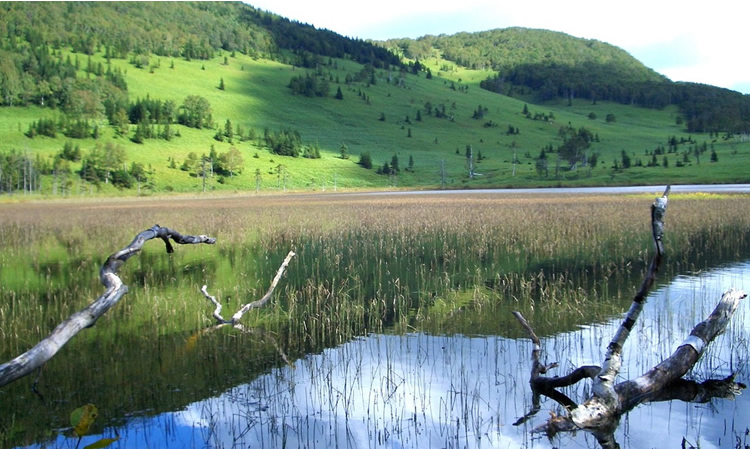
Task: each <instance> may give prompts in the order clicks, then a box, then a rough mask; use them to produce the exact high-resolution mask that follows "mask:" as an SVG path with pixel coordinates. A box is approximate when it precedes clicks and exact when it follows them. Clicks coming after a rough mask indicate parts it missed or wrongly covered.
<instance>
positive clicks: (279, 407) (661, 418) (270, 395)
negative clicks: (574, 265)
mask: <svg viewBox="0 0 750 449" xmlns="http://www.w3.org/2000/svg"><path fill="white" fill-rule="evenodd" d="M749 284H750V261H746V262H743V263H737V264H732V265H727V266H722V267H720V268H716V269H712V270H710V271H706V272H702V273H696V274H695V275H691V276H679V277H677V278H675V279H673V280H672V281H671V282H669V283H667V284H664V285H662V286H661V287H660V288H658V289H657V290H655V291H653V292H652V294H651V295H650V297H649V300H648V303H647V306H646V308H645V310H644V312H643V314H642V315H641V319H640V321H639V323H638V325H637V326H636V329H634V332H633V333H632V334H631V337H630V339H629V340H628V342H627V345H626V347H625V348H624V351H623V355H624V361H623V369H622V371H621V374H620V377H621V380H624V379H626V378H632V377H635V376H637V375H640V374H642V373H643V372H645V371H646V370H648V369H649V368H651V367H652V366H653V365H655V364H656V363H658V362H659V361H661V360H662V359H663V358H665V357H667V356H668V355H669V354H670V353H671V352H672V351H673V350H674V349H675V348H676V347H677V346H678V345H679V344H680V343H681V342H682V341H683V340H684V338H685V337H686V336H687V335H688V334H689V332H690V330H691V329H692V328H693V326H694V325H695V324H696V323H698V322H699V321H701V320H703V319H704V318H705V317H706V316H707V315H708V314H709V313H710V312H711V310H713V307H714V306H715V304H716V302H717V301H718V299H719V298H720V296H721V294H722V292H723V291H724V290H726V289H728V288H730V287H735V288H740V289H744V290H748V289H750V285H749ZM749 308H750V306H748V301H747V300H745V301H743V302H742V304H741V305H740V308H739V309H738V311H737V313H736V314H735V316H734V318H733V321H732V323H731V324H730V326H729V328H728V329H727V332H726V333H725V334H724V335H722V336H720V337H719V338H718V339H717V340H716V341H715V342H714V343H713V344H712V345H711V346H710V347H709V349H708V350H707V352H706V353H705V354H704V356H703V358H702V360H701V362H700V363H699V364H698V365H697V366H696V368H695V370H694V372H693V373H691V374H690V375H689V376H691V377H692V378H694V379H695V380H699V381H703V380H706V379H709V378H723V377H725V376H727V375H729V374H731V373H736V374H737V379H736V380H737V381H739V382H742V383H745V384H747V383H748V382H750V375H749V373H748V365H747V362H748V353H749V351H750V349H749V348H748V340H747V336H748V333H749V332H750V321H748V319H749V318H750V310H749ZM532 324H533V323H532ZM619 324H620V320H619V317H617V318H613V319H612V320H610V321H608V322H604V323H599V324H592V325H585V326H579V328H578V329H576V330H574V331H570V332H565V333H559V334H555V335H553V336H549V337H546V338H543V339H542V347H543V349H544V351H545V352H546V354H545V356H546V359H547V361H548V362H551V361H557V362H559V363H560V368H557V369H556V370H555V372H553V373H552V374H565V373H566V372H567V371H569V370H571V369H572V368H574V367H576V366H579V365H583V364H599V363H600V362H601V356H602V354H603V352H604V350H605V347H606V344H607V343H608V342H609V339H610V338H611V336H612V335H613V334H614V332H615V330H616V328H617V326H619ZM530 353H531V343H530V342H529V341H528V340H526V339H523V340H514V339H508V338H504V337H499V336H493V335H430V334H426V333H413V334H407V335H388V334H377V335H369V336H366V337H362V338H358V339H355V340H353V341H350V342H347V343H345V344H342V345H340V346H338V347H333V348H329V349H325V350H323V351H322V352H320V353H316V354H310V355H307V356H305V357H303V358H301V359H298V360H296V361H295V362H294V363H293V366H284V367H281V368H276V369H272V370H271V371H269V372H267V373H266V374H263V375H261V376H259V377H257V378H256V379H255V380H253V381H252V382H249V383H246V384H242V385H239V386H236V387H233V388H231V389H228V390H226V391H224V392H222V393H221V394H218V395H216V396H215V397H211V398H209V399H205V400H202V401H199V402H195V403H192V404H190V405H189V406H187V407H186V408H184V409H183V410H179V411H174V412H169V413H162V414H159V415H157V416H153V417H147V418H134V419H132V420H130V421H128V422H127V423H126V424H125V425H123V426H121V427H119V428H108V429H106V431H105V434H104V436H107V437H112V436H113V435H114V434H119V435H120V440H119V441H118V442H116V443H115V444H114V445H113V446H112V447H116V448H146V447H150V448H203V447H211V448H235V447H237V448H239V447H243V448H256V447H258V448H282V447H286V448H297V447H304V448H329V447H341V448H419V449H428V448H436V449H437V448H452V447H455V448H526V447H534V448H537V447H538V448H551V447H562V448H579V447H598V443H597V442H596V441H595V439H594V438H593V437H592V436H591V435H589V434H587V433H585V432H578V433H577V434H564V435H561V436H558V437H556V439H555V440H554V441H553V442H550V441H549V440H547V438H546V437H543V436H539V435H532V433H531V430H532V429H533V428H534V427H536V426H537V425H540V424H542V423H543V422H544V421H545V420H546V419H547V417H548V416H549V413H550V412H553V411H554V412H556V413H561V410H560V408H559V407H558V406H557V405H556V404H555V403H554V402H553V401H551V400H549V399H545V400H543V403H542V410H541V411H540V412H539V413H537V415H536V416H535V417H533V418H532V419H531V420H529V421H528V422H526V423H525V424H523V425H521V426H518V427H515V426H513V423H514V421H515V420H516V419H517V418H519V417H521V416H523V415H524V414H525V413H526V411H528V409H529V408H530V402H531V394H530V392H529V387H528V376H529V369H530V357H529V355H530ZM587 386H588V384H586V383H585V382H581V384H580V385H579V386H576V387H572V388H570V389H568V390H566V393H567V394H568V395H569V396H571V397H572V398H573V399H574V400H578V401H579V402H581V401H582V399H583V398H584V397H586V395H587V392H588V391H587ZM749 429H750V398H748V395H747V394H745V395H740V396H738V397H737V398H736V400H734V401H730V400H720V399H714V400H712V401H711V402H709V403H705V404H696V403H684V402H680V401H671V402H662V403H653V404H646V405H642V406H640V407H638V408H636V409H635V410H633V411H632V412H631V413H630V414H629V415H627V416H626V417H624V418H623V419H622V421H621V423H620V426H619V428H618V430H617V432H616V439H617V441H618V443H619V444H620V445H621V447H623V448H679V447H690V446H689V445H690V444H692V445H693V446H695V447H701V448H704V449H705V448H735V447H743V448H744V447H746V446H745V445H746V444H748V442H750V438H749V437H748V435H747V433H748V432H749V431H750V430H749ZM100 437H101V435H98V436H91V437H87V438H85V439H84V441H83V442H82V446H83V445H84V444H86V443H91V442H93V441H95V440H96V439H98V438H100ZM683 438H684V439H685V441H683ZM54 444H55V445H56V446H57V447H75V446H76V440H75V439H72V438H71V439H67V440H66V439H65V438H63V437H59V438H58V439H57V440H56V441H55V442H54ZM685 444H687V445H688V446H684V445H685Z"/></svg>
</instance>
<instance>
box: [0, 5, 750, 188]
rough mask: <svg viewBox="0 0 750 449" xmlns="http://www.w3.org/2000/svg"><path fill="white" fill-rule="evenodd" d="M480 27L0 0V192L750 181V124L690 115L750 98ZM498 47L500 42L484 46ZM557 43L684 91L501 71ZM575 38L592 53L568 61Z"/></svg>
mask: <svg viewBox="0 0 750 449" xmlns="http://www.w3.org/2000/svg"><path fill="white" fill-rule="evenodd" d="M53 17H54V18H57V20H52V18H53ZM471 37H472V35H456V36H454V37H446V36H439V37H437V38H432V37H426V38H423V39H421V40H415V41H405V40H399V41H389V42H384V43H372V42H364V41H361V40H351V39H347V38H344V37H342V36H339V35H337V34H335V33H332V32H330V31H327V30H317V29H315V28H314V27H311V26H309V25H304V24H299V23H296V22H291V21H289V20H286V19H284V18H281V17H278V16H274V15H273V14H269V13H266V12H263V11H259V10H256V9H254V8H252V7H250V6H247V5H244V4H240V3H182V2H180V3H150V2H149V3H41V2H29V3H0V43H2V50H0V93H2V107H0V123H1V124H0V136H2V140H1V141H0V155H1V156H2V157H0V159H1V161H0V162H1V165H0V169H1V171H0V192H3V193H21V192H26V193H41V194H42V195H53V196H60V195H67V196H74V195H75V196H77V195H82V194H87V195H88V194H97V193H100V194H106V195H111V194H137V193H139V194H152V193H163V192H200V191H202V190H204V189H205V190H219V191H221V190H224V191H228V192H232V191H248V190H249V191H255V190H258V191H261V192H268V191H281V190H295V191H321V190H328V191H330V190H333V189H352V188H356V189H362V188H364V189H380V188H386V187H398V188H440V187H445V188H487V187H530V186H559V185H622V184H643V183H667V182H669V183H716V182H722V183H724V182H730V183H731V182H747V181H748V179H747V176H746V175H745V174H744V172H743V170H742V166H743V165H744V164H743V163H744V162H746V160H747V159H748V153H749V152H750V144H748V143H746V142H745V141H744V139H743V138H742V137H743V136H744V135H743V134H741V132H739V131H738V128H737V127H738V126H740V127H741V124H742V120H739V124H738V120H735V119H731V120H726V123H724V125H723V126H714V127H713V128H712V129H710V130H707V131H708V132H705V133H703V132H692V133H689V132H688V130H689V129H690V124H691V123H693V122H692V120H694V118H695V117H694V115H691V114H702V116H703V117H704V119H705V118H706V117H708V119H706V120H709V119H710V120H713V118H712V117H716V116H722V114H716V113H715V111H712V110H711V109H707V108H702V107H701V104H700V103H701V101H702V100H701V99H702V98H704V97H706V96H709V97H711V98H714V99H715V98H722V96H726V97H727V98H728V100H727V103H729V104H733V105H734V108H735V109H738V110H739V112H737V116H738V117H744V115H742V114H744V109H743V108H744V107H745V106H744V103H743V101H744V100H742V99H744V97H743V96H741V95H739V94H737V95H738V96H739V98H740V99H741V101H736V98H737V96H736V95H734V94H736V93H734V94H733V93H731V92H724V91H723V90H720V89H717V88H712V87H710V86H704V87H701V86H689V87H690V89H692V91H688V90H687V89H686V86H677V85H676V84H675V83H671V82H670V81H669V80H665V79H662V78H661V77H660V76H658V75H657V74H655V73H654V72H652V71H650V70H649V69H647V68H645V67H643V66H642V64H640V63H638V62H637V61H635V60H634V59H633V58H631V57H629V56H628V55H627V54H626V53H625V52H622V50H619V49H617V48H615V47H612V46H609V45H606V44H603V43H598V42H594V43H593V44H592V42H591V41H586V40H580V39H576V38H572V37H570V36H567V35H564V34H561V33H553V32H549V31H544V30H525V29H509V30H505V31H503V30H496V31H492V32H487V33H477V35H475V36H474V41H475V42H474V44H471V40H472V39H471ZM503 38H505V39H506V41H507V42H506V44H507V45H509V46H511V47H512V48H514V49H515V50H514V51H513V52H509V51H505V52H503V50H502V49H501V48H500V47H502V45H503ZM493 39H494V41H493ZM525 39H526V40H525ZM449 42H452V43H449ZM456 42H463V43H462V44H461V45H459V44H458V43H456ZM488 42H494V44H492V48H496V52H497V53H496V54H494V53H493V54H492V55H487V57H488V58H489V59H486V60H483V61H479V60H474V59H472V58H473V56H472V55H474V54H487V51H486V50H487V49H486V48H484V47H483V46H486V45H487V43H488ZM524 42H527V46H528V48H529V51H528V52H525V51H523V45H522V44H523V43H524ZM544 42H549V43H550V45H551V46H550V48H549V49H547V50H545V47H544V46H543V43H544ZM462 45H463V47H462ZM580 46H582V47H581V48H583V47H585V48H587V49H588V50H587V51H586V52H582V51H578V50H576V49H577V48H578V47H580ZM461 48H463V51H462V50H461ZM487 48H489V47H487ZM519 48H521V50H519ZM545 51H546V52H547V53H546V54H547V57H548V59H550V58H552V59H553V60H552V61H551V62H549V64H548V65H546V66H545V67H546V70H547V73H548V79H549V80H554V83H563V82H564V78H565V77H564V76H563V75H561V74H563V73H567V75H565V76H570V77H573V78H575V77H576V76H578V75H577V74H580V71H581V70H582V69H581V68H582V67H589V69H590V68H591V64H598V66H597V67H609V68H610V69H611V70H598V69H597V70H589V72H590V76H591V77H590V78H588V80H589V84H593V81H592V80H593V79H596V82H597V83H599V84H600V85H601V86H603V87H601V89H602V90H606V91H613V88H612V86H614V85H618V84H619V85H622V84H623V82H625V81H627V82H628V83H630V82H632V83H638V88H639V89H641V90H638V92H640V94H639V98H644V97H645V94H646V93H647V92H652V93H653V92H659V95H661V92H662V91H663V90H664V91H666V90H669V91H670V92H672V93H673V97H674V98H678V97H679V101H673V100H670V101H667V102H666V103H665V104H658V105H655V104H644V105H643V106H637V105H636V104H638V102H637V101H630V102H623V101H620V99H619V98H614V97H613V98H611V100H607V99H602V98H603V97H605V96H604V95H599V96H598V97H597V96H596V95H595V96H594V97H593V98H592V97H591V96H590V95H589V96H587V95H580V94H579V93H574V94H571V91H570V89H568V90H567V91H566V90H565V89H563V90H561V91H559V92H560V93H561V94H560V95H552V94H550V92H551V90H549V89H547V90H545V89H542V88H539V87H535V86H534V85H533V83H532V82H531V81H529V82H521V81H520V78H519V79H515V80H514V81H511V80H510V79H509V77H510V75H502V73H504V72H503V71H508V70H516V72H514V73H516V74H519V73H520V69H519V68H524V70H526V68H528V67H529V66H530V65H534V64H536V65H539V64H541V63H540V62H539V61H537V60H535V59H534V58H538V57H539V55H542V56H544V55H545V53H544V52H545ZM571 52H573V53H576V54H584V55H585V60H578V59H575V58H573V59H570V58H568V60H567V62H565V64H563V63H562V62H561V61H562V60H561V59H559V58H564V57H565V55H567V54H569V53H571ZM502 55H505V56H502ZM508 55H513V56H512V57H510V56H508ZM524 55H525V56H524ZM462 58H463V59H462ZM503 60H506V61H511V60H512V61H513V64H509V65H507V66H503V65H502V64H499V63H498V61H503ZM587 64H588V65H587ZM465 66H468V67H469V68H467V67H465ZM563 66H564V67H565V69H564V70H562V69H560V70H558V68H559V67H563ZM508 73H510V72H508ZM613 74H617V76H614V75H613ZM488 80H489V81H493V80H494V81H493V83H492V84H493V85H495V86H497V81H498V80H499V81H500V82H501V83H502V84H503V89H502V91H503V93H504V94H503V95H498V93H496V92H493V91H491V90H488V89H487V87H488V86H487V83H488ZM569 84H570V83H569ZM599 84H597V85H599ZM632 85H633V86H635V84H632ZM482 86H484V87H485V88H482ZM648 86H652V87H651V88H649V90H647V87H648ZM569 87H570V86H569ZM576 89H577V88H576ZM576 89H573V91H574V92H580V91H579V90H576ZM662 89H663V90H662ZM492 90H497V89H492ZM544 92H547V93H546V94H545V93H544ZM691 92H692V93H691ZM717 92H719V93H720V94H717ZM675 93H680V95H679V96H678V95H676V94H675ZM623 103H626V104H623ZM714 103H716V102H714ZM685 104H692V105H693V108H694V110H693V112H690V111H689V110H687V109H686V107H685ZM645 106H651V107H645ZM657 106H658V107H657ZM711 123H718V122H716V120H713V121H712V122H711Z"/></svg>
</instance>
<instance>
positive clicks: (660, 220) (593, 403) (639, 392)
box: [514, 187, 747, 448]
mask: <svg viewBox="0 0 750 449" xmlns="http://www.w3.org/2000/svg"><path fill="white" fill-rule="evenodd" d="M669 190H670V188H669V187H667V188H666V190H665V192H664V195H663V196H662V197H661V198H657V199H656V200H655V202H654V204H653V205H652V207H651V224H652V237H653V241H654V247H655V251H654V256H653V258H652V260H651V264H650V265H649V269H648V272H647V273H646V276H645V278H644V280H643V283H642V284H641V287H640V289H639V290H638V292H637V293H636V295H635V297H634V298H633V303H632V304H631V306H630V308H629V310H628V312H627V314H626V316H625V319H624V320H623V322H622V324H621V325H620V327H619V328H618V330H617V332H616V333H615V335H614V337H613V338H612V340H611V341H610V343H609V345H608V346H607V351H606V354H605V356H604V363H603V364H602V367H601V369H599V368H598V367H580V368H578V369H576V370H575V371H573V373H571V374H570V375H568V376H565V377H563V378H545V377H543V376H542V374H544V371H546V367H545V365H543V364H541V362H539V352H540V350H541V347H540V343H539V339H538V338H537V337H536V335H535V334H534V332H533V330H532V329H531V327H530V326H529V324H528V323H527V322H526V320H525V319H523V317H522V316H521V315H520V314H518V313H517V312H514V315H515V316H516V318H517V319H518V320H519V322H520V323H521V326H522V327H523V328H524V329H525V330H526V332H527V333H528V334H529V337H530V338H531V339H532V341H533V342H534V350H533V351H532V371H531V381H530V384H531V390H532V394H533V395H534V401H533V408H532V410H531V411H530V412H529V413H527V414H526V415H524V416H523V417H522V418H520V419H519V420H518V421H517V422H516V424H520V423H522V422H525V421H526V420H528V419H529V418H530V417H531V416H533V414H535V413H536V412H537V411H538V410H539V396H540V395H545V396H548V397H550V398H552V399H553V400H555V401H557V402H558V403H560V404H561V405H563V406H565V407H566V408H567V410H568V413H567V414H565V415H553V416H552V417H551V418H550V419H549V420H548V421H547V422H546V423H545V424H544V425H542V426H540V427H538V428H537V429H535V430H534V432H544V433H546V434H547V435H548V436H550V437H552V436H553V435H555V434H556V433H558V432H565V431H575V430H580V429H585V430H588V431H589V432H591V433H592V434H593V435H594V436H595V437H596V439H597V441H598V442H599V443H600V445H601V446H602V447H604V448H609V447H619V446H618V445H617V442H616V441H615V440H614V430H615V429H616V427H617V425H618V424H619V419H620V417H621V416H622V415H623V414H625V413H627V412H629V411H630V410H632V409H633V408H634V407H636V406H637V405H639V404H643V403H645V402H650V401H664V400H672V399H681V400H684V401H689V402H705V401H708V400H710V399H711V398H714V397H723V398H727V397H734V395H736V394H738V393H739V392H740V391H741V390H742V389H744V388H745V385H744V384H741V383H736V382H734V376H733V375H732V376H729V377H727V378H725V379H718V380H714V379H712V380H708V381H706V382H703V383H701V384H698V383H696V382H692V381H689V380H685V379H682V376H684V375H685V374H686V373H687V372H688V371H689V370H690V369H692V368H693V366H694V365H695V364H696V363H697V362H698V360H699V359H700V357H701V355H702V354H703V351H704V349H705V348H706V346H707V345H708V344H709V343H711V342H712V341H713V340H714V339H715V338H716V336H718V335H719V334H721V333H722V332H724V330H725V329H726V326H727V325H728V323H729V321H730V320H731V317H732V315H733V314H734V312H735V310H736V309H737V306H738V305H739V301H740V300H741V299H743V298H745V297H746V296H747V295H746V294H745V293H744V292H743V291H741V290H729V291H727V292H725V293H724V295H723V296H722V298H721V300H720V301H719V304H718V305H717V306H716V308H715V310H714V311H713V313H711V315H710V316H709V317H708V318H706V320H704V321H703V322H701V323H699V324H698V325H696V326H695V328H694V329H693V331H692V332H691V333H690V336H689V337H688V338H687V339H686V340H685V342H684V343H683V344H681V345H680V346H679V347H678V348H677V349H676V350H675V352H674V353H673V354H672V355H671V356H670V357H669V358H667V359H666V360H664V361H662V362H661V363H659V364H658V365H657V366H655V367H654V368H652V369H651V370H649V371H648V372H647V373H645V374H643V375H642V376H640V377H638V378H636V379H633V380H627V381H624V382H621V383H619V384H615V378H616V377H617V375H618V373H619V371H620V366H621V353H622V348H623V345H624V344H625V341H626V340H627V338H628V336H629V335H630V331H631V330H632V329H633V326H634V325H635V323H636V321H637V319H638V317H639V315H640V313H641V311H642V310H643V306H644V303H645V302H646V298H647V297H648V293H649V291H650V290H651V287H652V286H653V284H654V280H655V279H656V274H657V272H658V270H659V267H660V266H661V262H662V258H663V255H664V248H663V243H662V237H663V234H664V215H665V213H666V209H667V196H668V194H669ZM579 370H580V371H579ZM587 377H591V378H592V379H593V386H592V394H591V396H590V397H589V398H588V399H587V400H586V401H585V402H584V403H583V404H581V405H576V404H575V402H573V401H572V400H570V399H569V398H567V396H565V395H562V394H560V393H559V392H557V391H555V390H554V388H557V387H559V386H563V385H572V384H573V383H575V382H578V381H580V380H581V379H584V378H587ZM550 391H552V392H553V394H549V392H550Z"/></svg>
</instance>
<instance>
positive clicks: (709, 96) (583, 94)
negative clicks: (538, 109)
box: [385, 28, 750, 133]
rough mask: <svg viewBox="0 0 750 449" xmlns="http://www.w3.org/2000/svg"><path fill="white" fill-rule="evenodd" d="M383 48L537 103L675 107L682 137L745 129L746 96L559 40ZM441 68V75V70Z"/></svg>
mask: <svg viewBox="0 0 750 449" xmlns="http://www.w3.org/2000/svg"><path fill="white" fill-rule="evenodd" d="M385 45H386V46H387V47H389V48H391V49H393V50H395V51H398V52H400V53H401V54H403V55H404V56H406V57H408V58H413V59H425V58H427V57H429V56H433V55H434V54H436V53H438V52H439V53H440V54H441V55H442V57H443V58H445V59H448V60H450V61H453V62H455V63H456V64H459V65H462V66H466V67H469V68H473V69H491V70H494V71H495V72H496V73H495V74H494V75H492V76H489V77H487V79H486V80H484V81H482V82H481V87H482V88H483V89H486V90H489V91H492V92H497V93H500V94H504V95H510V96H513V95H514V94H516V93H529V92H531V93H533V94H535V95H536V98H537V100H539V101H547V100H552V99H559V98H562V99H566V100H568V101H571V102H572V101H573V100H576V99H579V100H580V99H583V100H586V101H590V102H592V103H596V102H597V101H613V102H617V103H621V104H632V105H638V106H642V107H648V108H663V107H666V106H669V105H676V106H678V107H679V110H680V112H681V114H682V116H683V124H684V125H685V127H686V129H687V130H688V131H689V132H730V133H743V132H747V131H749V130H750V96H744V95H742V94H740V93H738V92H734V91H731V90H728V89H722V88H718V87H714V86H707V85H702V84H696V83H674V82H672V81H670V80H669V79H667V78H665V77H664V76H662V75H660V74H658V73H656V72H654V71H653V70H651V69H649V68H647V67H646V66H644V65H643V64H642V63H641V62H639V61H638V60H637V59H635V58H633V57H632V56H631V55H629V54H628V53H627V52H625V51H624V50H622V49H620V48H618V47H615V46H613V45H610V44H606V43H604V42H600V41H596V40H590V39H581V38H576V37H573V36H569V35H567V34H564V33H559V32H554V31H547V30H533V29H526V28H506V29H497V30H491V31H485V32H479V33H458V34H455V35H451V36H447V35H440V36H424V37H421V38H419V39H416V40H414V39H397V40H391V41H387V42H385ZM446 69H447V68H446Z"/></svg>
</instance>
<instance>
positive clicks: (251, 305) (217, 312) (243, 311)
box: [201, 251, 295, 326]
mask: <svg viewBox="0 0 750 449" xmlns="http://www.w3.org/2000/svg"><path fill="white" fill-rule="evenodd" d="M294 256H295V254H294V251H289V254H287V255H286V258H285V259H284V261H283V262H282V263H281V266H280V267H279V269H278V270H277V271H276V276H274V278H273V281H271V286H270V287H269V288H268V291H267V292H266V294H265V295H263V297H262V298H260V299H259V300H257V301H253V302H250V303H247V304H245V305H244V306H242V307H240V309H239V310H238V311H237V312H236V313H235V314H234V315H232V319H230V320H226V319H224V317H223V316H222V315H221V308H222V307H221V304H220V303H219V301H217V300H216V297H214V296H212V295H210V294H209V293H208V286H206V285H204V286H203V288H201V292H202V293H203V296H205V297H206V299H208V300H209V301H211V303H213V304H214V306H216V308H215V309H214V313H213V317H214V319H215V320H216V323H217V324H219V325H224V324H231V325H232V326H234V325H236V324H238V323H239V321H240V320H241V319H242V316H243V315H244V314H246V313H247V312H248V311H249V310H250V309H256V308H258V307H263V305H264V304H265V303H267V302H268V300H269V299H271V296H273V291H274V290H276V285H277V284H278V283H279V280H280V279H281V276H282V275H283V274H284V271H285V270H286V267H288V266H289V261H290V260H292V257H294Z"/></svg>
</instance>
